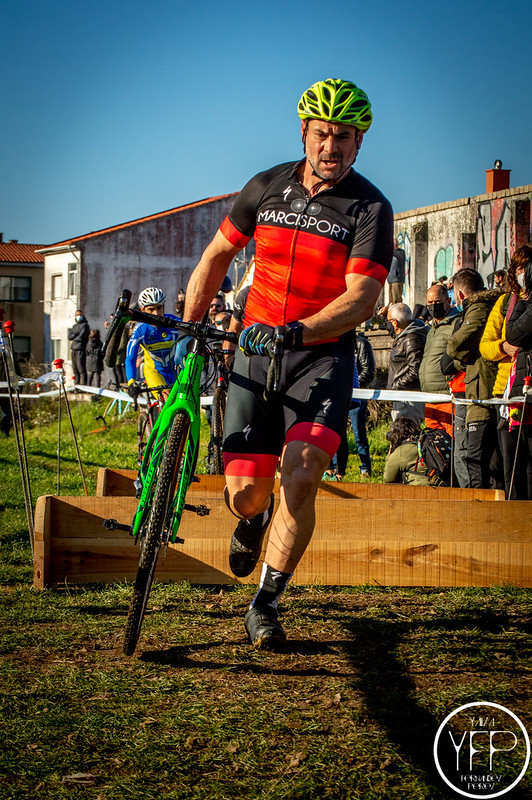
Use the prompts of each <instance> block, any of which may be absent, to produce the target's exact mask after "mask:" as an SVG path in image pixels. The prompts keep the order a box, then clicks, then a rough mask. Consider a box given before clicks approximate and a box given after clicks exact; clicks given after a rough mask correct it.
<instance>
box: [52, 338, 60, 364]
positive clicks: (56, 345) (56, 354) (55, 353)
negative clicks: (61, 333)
mask: <svg viewBox="0 0 532 800" xmlns="http://www.w3.org/2000/svg"><path fill="white" fill-rule="evenodd" d="M56 358H61V339H52V361H55V360H56Z"/></svg>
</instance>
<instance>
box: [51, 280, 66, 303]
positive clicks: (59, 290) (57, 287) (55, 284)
mask: <svg viewBox="0 0 532 800" xmlns="http://www.w3.org/2000/svg"><path fill="white" fill-rule="evenodd" d="M62 297H63V276H62V275H61V274H59V275H52V300H61V299H62Z"/></svg>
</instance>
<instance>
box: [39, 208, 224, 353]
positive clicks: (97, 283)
mask: <svg viewBox="0 0 532 800" xmlns="http://www.w3.org/2000/svg"><path fill="white" fill-rule="evenodd" d="M235 196H236V195H235V194H227V195H222V196H220V197H210V198H208V199H206V200H200V201H198V202H196V203H190V204H189V205H185V206H180V207H179V208H173V209H171V210H169V211H163V212H161V213H159V214H153V215H152V216H149V217H144V218H142V219H138V220H134V221H132V222H125V223H123V224H121V225H116V226H114V227H111V228H106V229H105V230H101V231H95V232H92V233H88V234H85V235H84V236H76V237H75V238H73V239H67V240H65V241H63V242H58V243H56V244H54V245H50V246H47V247H45V248H42V250H40V251H39V252H41V253H43V254H44V360H45V361H46V362H48V363H50V362H51V361H52V360H53V359H55V358H62V359H64V360H65V361H68V360H69V359H70V347H69V341H68V329H69V328H71V327H72V325H73V324H74V315H75V311H76V309H78V308H80V309H81V310H82V311H83V313H84V314H85V316H86V317H87V320H88V322H89V324H90V326H91V328H98V329H99V330H100V333H101V335H102V339H103V338H104V335H105V331H104V324H105V322H106V321H107V320H108V319H109V315H110V314H111V313H112V312H113V311H114V308H115V303H116V300H117V298H118V296H119V295H120V294H121V292H122V290H123V289H130V290H131V291H132V292H133V298H132V302H135V301H136V297H137V295H138V293H139V292H140V291H141V290H142V289H144V288H146V286H159V287H160V288H161V289H163V290H164V291H165V292H166V295H167V302H166V311H167V312H168V313H172V312H173V311H174V307H175V301H176V299H177V293H178V291H179V290H180V289H182V288H186V286H187V283H188V279H189V277H190V274H191V272H192V270H193V269H194V267H195V266H196V264H197V263H198V261H199V258H200V256H201V254H202V252H203V250H204V248H205V246H206V245H207V244H208V242H209V241H210V240H211V238H212V237H213V236H214V234H215V232H216V230H217V228H218V226H219V225H220V223H221V222H222V220H223V219H224V217H225V216H226V214H227V213H228V212H229V210H230V209H231V206H232V204H233V202H234V198H235Z"/></svg>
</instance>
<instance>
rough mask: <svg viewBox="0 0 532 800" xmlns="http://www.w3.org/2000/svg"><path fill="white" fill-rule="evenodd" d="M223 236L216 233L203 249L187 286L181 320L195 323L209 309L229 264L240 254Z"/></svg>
mask: <svg viewBox="0 0 532 800" xmlns="http://www.w3.org/2000/svg"><path fill="white" fill-rule="evenodd" d="M240 250H241V248H240V247H234V245H232V244H230V243H229V242H228V241H227V239H226V238H225V236H224V235H223V234H222V233H221V232H220V231H217V233H216V235H215V236H214V239H213V240H212V241H211V243H210V244H208V245H207V247H206V248H205V250H204V252H203V255H202V257H201V259H200V261H199V263H198V265H197V267H196V268H195V269H194V272H193V273H192V275H191V277H190V280H189V282H188V286H187V292H186V298H185V312H184V315H183V319H184V320H186V321H191V322H197V321H198V320H200V319H201V318H202V316H203V314H204V313H205V311H206V309H207V308H208V307H209V303H210V301H211V300H212V298H213V297H214V296H215V294H216V293H217V292H218V290H219V288H220V286H221V284H222V281H223V279H224V278H225V276H226V274H227V270H228V268H229V264H230V263H231V261H232V260H233V258H234V257H235V256H236V255H237V254H238V253H239V252H240Z"/></svg>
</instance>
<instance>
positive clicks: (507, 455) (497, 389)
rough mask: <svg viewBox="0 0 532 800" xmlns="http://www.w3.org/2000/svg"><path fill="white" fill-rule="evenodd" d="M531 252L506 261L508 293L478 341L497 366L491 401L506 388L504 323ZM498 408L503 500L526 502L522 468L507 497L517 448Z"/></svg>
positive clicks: (509, 353)
mask: <svg viewBox="0 0 532 800" xmlns="http://www.w3.org/2000/svg"><path fill="white" fill-rule="evenodd" d="M531 253H532V248H531V247H530V246H529V245H523V246H522V247H519V248H518V249H517V250H516V251H515V253H514V255H513V256H512V258H511V260H510V264H509V266H508V273H507V276H506V283H507V285H508V287H509V289H510V291H509V292H503V293H502V294H501V296H500V297H499V299H498V300H497V301H496V303H495V305H494V306H493V308H492V309H491V312H490V315H489V317H488V321H487V322H486V327H485V328H484V333H483V334H482V338H481V340H480V355H481V356H482V357H483V358H485V359H487V360H488V361H496V362H497V363H498V368H497V377H496V379H495V384H494V387H493V392H492V394H493V397H502V396H503V395H504V391H505V389H506V384H507V382H508V378H509V375H510V370H511V368H512V361H513V360H514V359H515V356H516V353H517V347H514V345H511V344H510V343H509V342H507V341H506V320H507V319H510V317H511V315H512V311H513V309H514V308H515V305H516V303H517V302H518V301H519V299H520V297H521V291H522V290H521V286H520V285H519V279H518V276H519V275H524V271H525V266H526V264H527V263H528V261H529V259H530V255H531ZM504 408H505V407H501V411H500V413H499V432H498V435H499V446H500V449H501V454H502V460H503V468H504V483H505V489H506V497H507V499H509V500H520V499H526V497H527V494H526V492H527V487H526V465H525V464H519V463H517V464H516V468H515V476H514V485H513V488H512V493H511V497H510V496H509V493H510V483H511V477H512V470H513V466H514V458H515V449H516V444H517V433H516V432H515V431H510V430H508V421H507V418H506V416H505V414H504Z"/></svg>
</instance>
